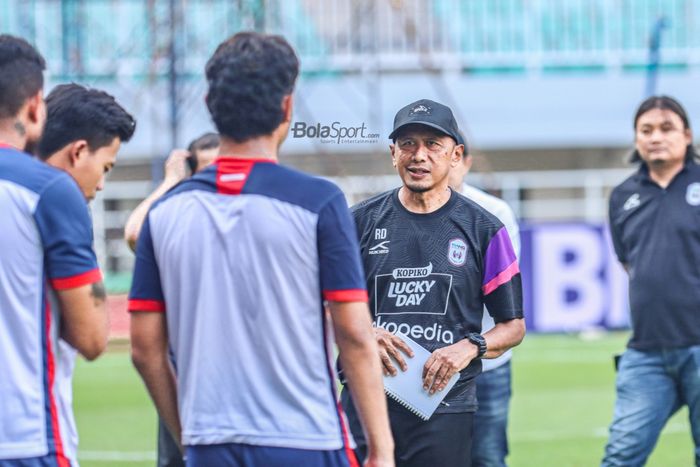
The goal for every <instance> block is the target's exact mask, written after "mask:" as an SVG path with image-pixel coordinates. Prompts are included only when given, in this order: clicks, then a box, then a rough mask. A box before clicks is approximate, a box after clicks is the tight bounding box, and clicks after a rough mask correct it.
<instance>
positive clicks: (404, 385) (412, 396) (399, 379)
mask: <svg viewBox="0 0 700 467" xmlns="http://www.w3.org/2000/svg"><path fill="white" fill-rule="evenodd" d="M396 335H397V336H398V337H400V338H401V339H403V341H404V342H405V343H406V344H407V345H408V346H409V347H410V348H411V350H413V358H409V357H405V360H406V364H407V365H408V369H407V370H406V371H401V369H400V368H398V367H397V370H398V371H397V374H396V376H384V391H386V393H387V394H388V395H389V397H391V398H392V399H394V400H395V401H396V402H398V403H399V404H401V405H403V406H404V407H406V408H407V409H408V410H410V411H411V412H413V413H414V414H416V415H418V416H419V417H420V418H422V419H423V420H428V419H429V418H430V417H431V416H432V415H433V412H435V409H437V408H438V406H439V405H440V402H442V400H443V399H444V398H445V396H446V395H447V393H448V392H450V389H452V387H453V386H454V385H455V384H456V383H457V380H458V379H459V372H458V373H455V374H454V375H453V376H452V378H450V380H449V381H448V383H447V386H445V389H443V390H442V391H438V392H436V393H435V394H433V395H430V393H429V392H428V391H425V390H423V366H424V365H425V362H427V361H428V358H429V357H430V352H428V351H427V350H426V349H425V348H424V347H423V346H421V345H420V344H418V343H417V342H415V341H414V340H413V339H411V338H410V337H408V336H406V335H405V334H401V333H397V334H396Z"/></svg>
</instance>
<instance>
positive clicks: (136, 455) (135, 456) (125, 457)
mask: <svg viewBox="0 0 700 467" xmlns="http://www.w3.org/2000/svg"><path fill="white" fill-rule="evenodd" d="M78 460H79V461H92V462H100V461H102V462H114V461H119V462H145V461H154V460H156V453H155V451H78Z"/></svg>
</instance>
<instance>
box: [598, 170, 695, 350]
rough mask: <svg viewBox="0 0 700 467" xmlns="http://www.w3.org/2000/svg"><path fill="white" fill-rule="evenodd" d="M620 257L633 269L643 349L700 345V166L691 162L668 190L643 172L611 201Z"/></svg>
mask: <svg viewBox="0 0 700 467" xmlns="http://www.w3.org/2000/svg"><path fill="white" fill-rule="evenodd" d="M609 215H610V230H611V233H612V239H613V244H614V246H615V252H616V253H617V256H618V258H619V260H620V262H622V263H623V264H627V265H628V270H629V281H630V282H629V284H630V310H631V316H632V330H633V333H632V338H631V339H630V341H629V343H628V346H629V347H631V348H634V349H638V350H651V349H661V348H674V347H688V346H691V345H700V166H698V165H697V164H695V163H694V162H692V161H690V160H689V161H687V162H686V164H685V166H684V167H683V170H682V171H681V172H679V173H678V174H677V175H676V176H675V178H674V179H673V180H672V181H671V183H670V184H669V185H668V187H666V189H664V188H661V187H660V186H659V185H658V184H656V183H655V182H654V181H652V180H651V179H650V178H649V171H648V169H647V167H646V165H645V164H642V166H641V167H640V169H639V171H638V172H637V173H636V174H634V175H632V176H631V177H629V178H628V179H627V180H625V181H624V182H623V183H622V184H620V185H618V186H617V187H616V188H615V189H614V190H613V192H612V194H611V196H610V210H609Z"/></svg>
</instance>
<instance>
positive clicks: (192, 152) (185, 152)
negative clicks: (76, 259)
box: [124, 133, 221, 467]
mask: <svg viewBox="0 0 700 467" xmlns="http://www.w3.org/2000/svg"><path fill="white" fill-rule="evenodd" d="M220 144H221V139H220V138H219V135H218V134H216V133H205V134H203V135H202V136H200V137H199V138H196V139H194V140H192V142H190V144H189V146H187V149H173V150H172V151H171V152H170V155H169V156H168V159H167V160H166V161H165V177H164V178H163V182H162V183H161V184H160V185H159V186H158V188H156V189H155V190H154V191H153V193H151V194H150V195H148V197H147V198H146V199H144V200H143V201H142V202H141V203H140V204H139V205H138V206H137V207H136V209H134V211H133V212H132V213H131V215H130V216H129V219H128V220H127V221H126V226H125V227H124V239H125V240H126V242H127V244H128V245H129V248H131V251H134V252H135V251H136V240H138V238H139V233H141V227H142V226H143V221H144V220H146V215H147V214H148V210H149V209H151V206H153V203H155V202H156V201H158V200H159V199H160V198H161V197H162V196H163V195H164V194H165V193H167V192H168V191H169V190H170V189H171V188H173V187H174V186H175V185H177V184H178V183H180V182H181V181H182V180H184V179H185V178H187V172H188V170H189V174H190V175H194V174H196V173H197V172H199V171H201V170H203V169H204V168H206V167H207V166H209V164H211V163H212V162H213V161H214V159H216V156H217V155H218V154H219V146H220ZM171 362H172V358H171ZM157 465H158V467H182V466H184V465H185V463H184V461H183V460H182V453H181V452H180V448H179V447H178V445H177V442H176V441H175V440H174V439H173V436H172V435H171V434H170V431H168V429H167V427H166V426H165V422H164V421H163V419H162V418H161V417H160V416H158V460H157Z"/></svg>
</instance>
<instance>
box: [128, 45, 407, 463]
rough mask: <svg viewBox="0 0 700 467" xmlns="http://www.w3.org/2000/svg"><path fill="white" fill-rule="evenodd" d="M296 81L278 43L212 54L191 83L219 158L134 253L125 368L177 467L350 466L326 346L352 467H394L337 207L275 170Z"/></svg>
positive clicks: (372, 350)
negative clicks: (214, 134) (355, 421)
mask: <svg viewBox="0 0 700 467" xmlns="http://www.w3.org/2000/svg"><path fill="white" fill-rule="evenodd" d="M298 73H299V61H298V59H297V57H296V54H295V53H294V50H293V49H292V48H291V46H290V45H289V44H288V43H287V41H286V40H284V39H283V38H282V37H280V36H272V35H265V34H259V33H254V32H243V33H238V34H236V35H234V36H233V37H231V38H230V39H228V40H226V41H225V42H223V43H221V44H220V45H219V47H218V48H217V49H216V51H215V53H214V55H213V56H212V57H211V58H210V60H209V61H208V63H207V66H206V77H207V81H208V83H209V89H208V94H207V106H208V108H209V111H210V113H211V115H212V119H213V120H214V123H215V125H216V128H217V130H218V132H219V134H220V135H221V147H220V156H219V157H218V158H217V159H216V160H215V161H214V163H213V164H212V165H211V166H209V167H207V168H205V169H204V170H202V171H201V172H199V173H197V174H195V175H194V176H193V177H191V178H189V179H187V180H185V181H183V182H182V183H180V184H179V185H178V186H177V187H175V188H174V189H173V190H170V191H169V192H168V193H167V194H166V195H165V196H163V197H162V198H161V199H159V200H158V201H157V202H156V203H154V205H153V207H152V208H151V209H150V210H149V212H148V215H147V216H146V220H145V221H144V224H143V227H142V229H141V234H140V236H139V239H138V244H137V249H136V263H135V267H134V277H133V283H132V288H131V292H130V294H129V310H130V311H131V312H132V315H131V339H132V341H131V343H132V359H133V361H134V364H135V366H136V368H137V370H138V371H139V373H140V374H141V377H142V378H143V380H144V382H145V384H146V388H147V389H148V391H149V393H150V395H151V397H152V399H153V401H154V403H155V405H156V407H157V409H158V412H159V413H160V415H161V417H163V420H164V421H165V423H166V425H167V427H168V429H169V430H170V431H171V433H172V434H173V437H174V438H175V439H176V440H178V441H179V442H180V443H181V445H183V446H184V448H185V454H186V463H187V465H188V466H207V467H208V466H222V467H225V466H249V467H254V466H261V467H275V466H280V467H282V466H285V467H286V466H290V465H298V466H318V467H325V466H327V467H341V466H343V467H347V466H357V465H358V464H357V461H356V459H355V456H354V453H353V451H352V449H351V441H350V439H349V437H348V428H347V425H346V422H345V416H344V414H343V413H342V410H341V408H340V406H339V404H338V402H337V394H336V381H335V380H336V375H335V372H334V371H333V366H332V364H331V358H332V349H333V344H334V339H333V336H335V341H336V342H337V345H338V348H339V349H340V354H341V361H342V363H343V367H344V369H345V373H346V376H347V378H348V383H349V386H350V388H351V391H352V393H353V397H354V398H355V402H356V404H357V406H358V408H359V413H360V419H361V420H362V424H363V427H364V429H365V430H366V433H367V438H368V440H369V443H368V444H369V452H370V454H369V459H368V460H367V461H366V465H367V466H370V467H380V466H381V467H384V466H386V467H391V466H393V465H394V462H393V440H392V437H391V431H390V428H389V423H388V417H387V412H386V410H387V409H386V402H385V400H384V397H383V391H382V380H381V368H380V362H379V359H378V357H377V353H378V351H377V345H376V343H375V341H374V338H373V333H372V326H371V321H370V317H369V310H368V307H367V291H366V289H365V284H364V276H363V273H362V265H361V259H360V257H359V249H358V245H357V239H356V237H355V236H354V230H353V226H352V218H351V216H350V212H349V210H348V208H347V204H346V202H345V197H344V195H343V193H342V192H341V191H340V189H339V188H338V187H337V186H335V185H333V184H332V183H330V182H328V181H326V180H323V179H320V178H317V177H312V176H310V175H307V174H304V173H302V172H298V171H296V170H292V169H289V168H286V167H283V166H281V165H278V163H277V154H278V151H279V147H280V146H281V144H282V142H283V141H284V140H285V138H286V136H287V134H288V132H289V126H290V122H291V118H292V108H293V97H292V93H293V91H294V84H295V82H296V78H297V75H298ZM195 238H196V239H197V242H196V243H197V245H196V248H193V243H192V241H193V239H195ZM324 300H325V301H326V302H327V304H328V308H329V309H330V320H331V322H330V323H329V322H327V315H326V313H324V307H323V305H324ZM331 328H332V332H330V329H331ZM168 348H170V349H172V353H173V356H174V363H175V366H176V368H177V372H176V373H175V372H174V370H173V367H172V365H171V364H170V361H169V357H168Z"/></svg>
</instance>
